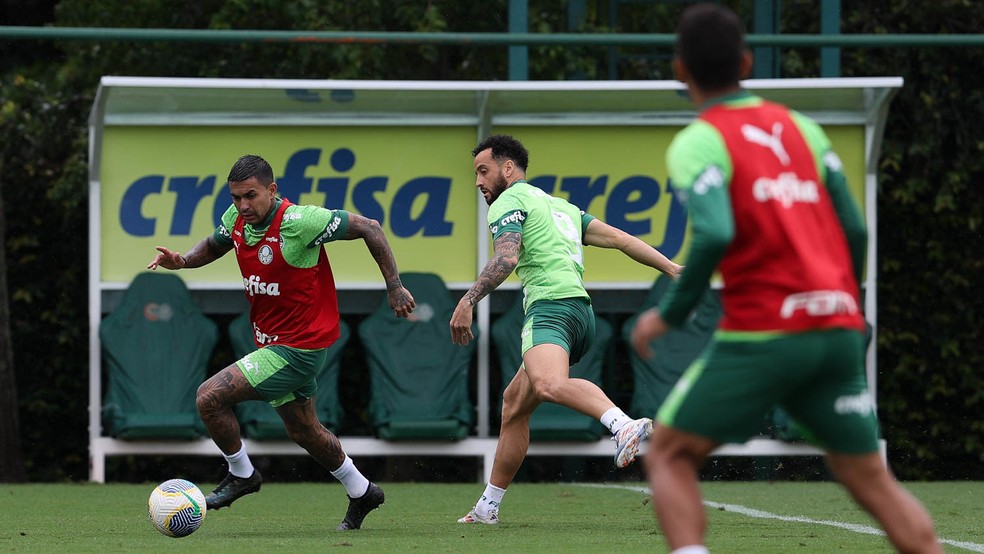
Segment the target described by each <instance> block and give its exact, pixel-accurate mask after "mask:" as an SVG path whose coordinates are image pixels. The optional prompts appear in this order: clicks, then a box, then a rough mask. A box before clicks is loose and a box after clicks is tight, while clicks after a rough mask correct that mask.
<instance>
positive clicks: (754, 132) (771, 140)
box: [741, 121, 790, 165]
mask: <svg viewBox="0 0 984 554" xmlns="http://www.w3.org/2000/svg"><path fill="white" fill-rule="evenodd" d="M741 136H743V137H745V140H747V141H748V142H750V143H752V144H757V145H759V146H764V147H766V148H768V149H769V150H771V151H772V153H773V154H775V156H776V158H778V159H779V163H781V164H782V165H789V162H790V160H789V154H787V153H786V147H785V146H783V145H782V123H779V122H778V121H777V122H775V123H773V124H772V133H769V132H768V131H766V130H765V129H761V128H759V127H756V126H754V125H750V124H748V123H746V124H744V125H742V126H741Z"/></svg>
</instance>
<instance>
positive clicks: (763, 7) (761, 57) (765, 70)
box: [752, 0, 779, 79]
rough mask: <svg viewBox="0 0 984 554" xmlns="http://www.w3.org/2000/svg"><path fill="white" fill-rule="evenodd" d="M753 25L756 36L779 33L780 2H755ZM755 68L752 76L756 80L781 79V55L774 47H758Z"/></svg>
mask: <svg viewBox="0 0 984 554" xmlns="http://www.w3.org/2000/svg"><path fill="white" fill-rule="evenodd" d="M752 25H753V27H754V32H755V34H769V35H771V34H776V33H778V32H779V0H755V12H754V14H753V15H752ZM752 53H753V54H755V67H754V68H753V69H752V76H753V77H755V78H756V79H774V78H776V77H779V54H778V50H777V49H776V47H774V46H756V47H755V48H754V49H753V50H752Z"/></svg>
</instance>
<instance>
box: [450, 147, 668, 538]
mask: <svg viewBox="0 0 984 554" xmlns="http://www.w3.org/2000/svg"><path fill="white" fill-rule="evenodd" d="M472 155H473V156H474V157H475V159H474V167H475V176H476V181H475V186H476V187H478V189H479V191H480V192H481V193H482V195H483V196H484V197H485V202H486V203H488V204H489V217H488V223H489V230H490V231H491V233H492V241H493V244H494V249H495V252H494V253H493V255H492V259H490V260H489V262H488V263H487V264H486V266H485V268H484V269H483V270H482V273H481V275H479V277H478V280H477V281H476V282H475V284H473V285H472V286H471V287H470V288H469V289H468V292H466V293H465V295H464V296H463V297H462V298H461V300H459V301H458V305H457V307H456V308H455V310H454V314H452V316H451V339H452V340H453V341H454V342H455V343H456V344H468V342H469V341H470V340H472V339H473V338H474V337H473V336H472V332H471V324H472V315H473V314H472V310H473V309H474V307H475V305H476V304H477V303H478V302H479V301H480V300H481V299H483V298H485V297H486V296H488V295H489V293H491V292H492V291H493V290H494V289H495V288H496V287H498V286H499V285H500V284H501V283H502V282H503V281H505V279H506V277H508V276H509V275H510V274H511V273H512V272H513V270H514V269H515V271H516V273H517V274H518V275H519V278H520V280H521V281H522V282H523V295H524V299H523V309H524V311H525V320H524V323H523V330H522V334H521V337H517V338H518V339H520V340H522V352H523V363H522V365H521V366H520V368H519V371H517V372H516V376H515V377H514V378H513V380H512V381H511V382H510V383H509V385H508V386H507V387H506V390H505V392H504V393H503V396H502V424H501V426H500V429H499V442H498V444H497V445H496V450H495V461H494V462H493V464H492V476H491V479H490V480H489V483H488V485H487V486H486V488H485V492H484V493H483V494H482V496H481V497H479V500H478V502H477V503H476V504H475V507H474V508H473V509H472V510H471V511H470V512H469V513H468V514H467V515H465V516H464V517H462V518H461V519H459V520H458V522H459V523H479V524H495V523H498V521H499V504H500V503H501V502H502V497H503V495H504V494H505V492H506V487H508V486H509V484H510V483H512V480H513V478H514V477H515V476H516V472H517V471H519V467H520V465H522V463H523V458H525V457H526V451H527V449H528V448H529V444H530V429H529V424H530V416H531V415H532V414H533V410H535V409H536V407H537V406H538V405H539V404H540V403H541V402H553V403H555V404H560V405H562V406H567V407H568V408H571V409H574V410H577V411H578V412H581V413H582V414H585V415H588V416H591V417H593V418H596V419H598V420H599V421H601V423H602V424H603V425H605V427H607V428H608V430H609V431H610V432H611V433H612V435H613V437H612V438H613V439H614V440H615V444H616V453H615V465H616V466H618V467H625V466H627V465H629V464H630V463H632V461H633V460H634V459H635V456H636V453H637V452H638V450H639V444H640V442H641V441H643V440H645V438H646V437H647V436H648V435H649V431H650V430H651V429H652V420H650V419H649V418H639V419H632V418H631V417H629V416H628V415H626V414H625V412H623V411H622V410H621V409H620V408H619V407H618V406H616V405H615V403H614V402H612V401H611V400H610V399H609V398H608V396H606V395H605V393H604V391H602V390H601V389H600V388H598V386H597V385H595V384H594V383H592V382H591V381H588V380H585V379H573V378H571V377H570V366H571V365H572V364H575V363H577V361H578V360H579V359H580V358H581V356H583V355H584V354H585V353H586V352H587V351H588V349H589V348H590V347H591V343H592V341H593V340H594V335H595V318H594V312H593V310H592V308H591V298H590V297H589V296H588V293H587V292H586V291H585V289H584V281H583V278H582V275H583V273H584V252H583V250H584V245H589V246H598V247H602V248H613V249H617V250H620V251H621V252H622V253H624V254H625V255H626V256H628V257H630V258H632V259H633V260H635V261H637V262H639V263H641V264H644V265H647V266H649V267H652V268H655V269H657V270H659V271H662V272H663V273H665V274H667V275H670V276H674V277H675V276H676V275H677V273H678V272H679V271H680V266H679V265H677V264H675V263H673V261H671V260H669V259H668V258H667V257H666V256H664V255H663V254H661V253H660V252H659V251H657V250H656V249H655V248H653V247H652V246H649V245H648V244H646V243H644V242H642V241H641V240H639V239H638V238H636V237H633V236H631V235H629V234H627V233H625V232H623V231H621V230H619V229H617V228H615V227H612V226H611V225H608V224H606V223H604V222H603V221H601V220H599V219H595V218H594V217H592V216H591V215H588V214H586V213H584V212H582V211H581V210H579V209H578V208H577V207H576V206H574V205H573V204H571V203H569V202H567V201H566V200H563V199H560V198H557V197H554V196H550V195H549V194H547V193H545V192H543V191H542V190H540V189H539V188H537V187H535V186H533V185H531V184H529V183H527V182H526V168H527V165H528V163H529V153H528V152H527V150H526V148H525V147H524V146H523V145H522V144H521V143H520V142H519V141H518V140H516V139H514V138H513V137H510V136H505V135H493V136H491V137H488V138H487V139H485V140H483V141H482V142H481V143H480V144H479V145H478V146H477V147H476V148H475V149H474V150H473V151H472Z"/></svg>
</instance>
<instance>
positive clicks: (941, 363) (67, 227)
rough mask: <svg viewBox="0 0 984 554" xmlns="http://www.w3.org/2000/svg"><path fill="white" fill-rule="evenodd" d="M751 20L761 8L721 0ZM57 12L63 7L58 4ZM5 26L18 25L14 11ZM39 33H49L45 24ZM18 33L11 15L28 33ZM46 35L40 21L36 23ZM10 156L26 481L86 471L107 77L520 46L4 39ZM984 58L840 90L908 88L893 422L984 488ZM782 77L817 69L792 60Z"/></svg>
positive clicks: (357, 67) (101, 12) (345, 6)
mask: <svg viewBox="0 0 984 554" xmlns="http://www.w3.org/2000/svg"><path fill="white" fill-rule="evenodd" d="M725 3H728V4H730V5H732V6H733V7H735V8H736V10H737V11H738V12H739V13H740V14H742V16H743V17H744V18H745V19H746V20H747V21H750V17H751V13H752V12H751V8H752V5H753V3H752V2H751V1H750V0H742V1H738V0H735V1H733V2H725ZM39 4H42V6H41V7H40V8H39V9H38V10H35V11H33V12H31V13H32V14H35V15H36V14H44V17H50V18H51V20H50V22H51V23H53V24H56V25H59V26H71V27H138V28H176V29H277V30H341V31H353V30H360V31H418V32H427V31H453V32H503V31H506V30H507V21H508V13H507V8H508V1H507V0H493V1H490V2H484V3H475V2H459V1H456V0H429V1H426V2H411V1H400V0H365V1H360V2H347V1H342V0H329V1H324V0H322V1H319V0H295V1H293V2H281V1H278V0H202V1H201V2H194V3H174V2H167V1H163V0H136V1H128V2H124V1H121V0H63V1H61V2H57V3H55V2H48V3H45V2H39ZM529 4H530V6H529V16H530V23H529V25H530V28H529V30H530V31H531V32H537V33H550V32H565V31H568V30H571V29H570V26H571V24H572V23H571V22H569V21H568V19H567V13H566V11H565V10H564V9H563V8H564V6H565V5H566V4H565V3H559V2H548V1H544V0H530V2H529ZM782 6H783V11H782V21H781V25H780V27H781V29H782V31H783V32H795V33H814V32H817V31H818V30H819V25H818V21H819V14H818V11H817V7H816V6H817V3H816V2H810V1H807V0H787V1H786V2H783V4H782ZM52 7H53V8H54V9H49V8H52ZM586 9H587V12H586V16H585V18H584V19H583V20H582V21H579V22H573V25H575V26H576V27H577V29H576V30H581V31H588V32H600V31H616V32H661V33H668V32H672V30H673V27H674V25H675V21H676V19H677V15H678V13H679V10H680V9H681V6H680V3H677V2H668V3H665V4H660V3H632V4H624V5H623V6H622V8H620V10H619V11H617V12H616V13H615V18H614V19H612V18H610V17H609V15H610V14H609V10H608V2H589V3H587V4H586ZM5 13H6V12H5ZM982 20H984V4H981V3H978V2H973V1H971V0H939V1H937V2H932V3H929V2H914V1H912V0H895V1H893V2H859V1H856V0H844V2H843V17H842V32H845V33H975V32H978V29H977V28H976V25H978V24H979V22H980V21H982ZM44 21H46V22H47V21H49V20H48V19H45V20H44ZM17 23H19V22H18V21H14V24H17ZM25 23H27V24H39V23H42V21H34V20H31V21H30V22H25ZM0 48H2V49H3V54H4V56H3V57H2V61H0V74H2V81H0V152H2V156H3V157H2V168H3V178H2V181H0V186H2V187H3V190H2V192H3V198H4V201H5V202H4V215H5V217H6V222H7V245H6V246H7V250H6V254H7V265H8V267H7V271H8V278H9V281H8V283H9V292H10V295H9V297H10V302H11V324H12V325H11V326H12V329H13V344H14V345H15V347H14V348H15V350H14V365H15V367H16V369H17V375H16V377H17V384H18V393H19V406H20V414H21V427H22V433H21V435H22V438H23V443H24V448H25V451H26V458H27V460H28V461H29V463H28V468H27V469H28V471H29V473H30V476H31V478H33V479H38V480H51V479H64V478H71V479H82V478H85V476H86V475H87V469H88V468H87V459H86V441H87V435H86V433H87V422H88V414H87V404H88V381H87V365H88V320H87V314H88V311H87V310H88V308H87V285H86V283H87V276H88V273H87V267H88V258H87V253H86V248H87V229H88V222H87V213H86V207H87V187H88V176H87V171H88V168H87V147H88V144H87V140H88V139H87V118H88V113H89V109H90V107H91V105H92V101H93V95H94V93H95V90H96V86H97V84H98V79H99V77H100V76H102V75H136V76H182V77H240V78H255V77H264V78H317V79H324V78H336V79H436V80H440V79H456V80H505V79H508V78H509V72H508V61H507V60H508V57H507V48H505V47H492V46H478V45H454V46H452V45H447V46H437V45H425V46H419V45H405V44H404V45H401V44H356V43H352V44H313V43H298V44H261V43H194V42H123V41H118V42H114V41H100V42H73V41H67V42H62V43H43V44H40V43H36V42H10V41H8V42H2V43H0ZM529 51H530V62H529V78H530V79H544V80H557V79H606V78H608V77H609V76H612V75H614V76H615V77H616V78H619V79H651V78H670V73H669V65H668V60H669V56H668V54H669V53H668V52H666V51H659V50H654V49H652V48H607V47H584V46H537V47H531V48H530V49H529ZM982 54H984V51H982V49H981V48H966V47H962V48H953V47H950V48H891V49H847V50H845V51H844V53H843V56H842V71H843V74H844V75H846V76H862V75H865V76H867V75H901V76H903V77H904V78H905V81H906V85H905V87H904V88H903V89H902V90H901V91H900V93H899V94H898V96H897V97H896V98H895V99H894V101H893V103H892V106H891V110H890V117H889V121H888V125H887V127H886V133H885V143H884V146H883V152H882V158H881V161H880V167H879V169H880V181H879V205H878V213H879V218H878V231H879V244H878V249H879V251H878V254H879V257H878V267H877V268H869V270H876V271H877V272H878V283H879V298H878V308H879V321H878V343H877V345H878V357H879V366H878V367H879V376H878V377H879V379H878V383H879V390H878V398H879V402H880V415H881V417H882V423H883V430H884V433H885V435H886V437H887V438H888V440H889V446H890V451H889V454H890V457H891V458H892V460H893V461H894V462H895V467H896V469H897V470H898V471H899V472H900V474H901V475H902V476H904V477H908V478H927V479H940V478H965V477H974V478H981V475H980V469H979V468H980V467H982V466H981V461H982V460H984V445H982V444H981V437H982V436H984V433H982V431H984V420H982V418H981V417H980V414H981V413H982V412H984V383H982V380H984V374H982V373H981V371H980V370H979V369H978V368H980V367H982V365H984V346H982V345H984V341H982V340H981V337H980V329H981V328H982V317H984V316H982V315H981V314H984V296H982V295H980V294H978V293H977V291H976V290H975V288H976V285H977V284H978V283H980V282H981V281H982V276H984V272H982V264H984V257H982V256H981V252H984V244H982V243H984V238H982V225H984V213H982V210H984V198H982V194H984V192H982V189H981V187H980V186H977V184H978V183H979V182H980V181H981V180H982V178H984V139H982V138H981V135H980V133H979V132H978V131H977V130H976V126H977V125H978V122H979V121H981V120H982V119H984V92H982V91H984V82H982V81H984V77H982V74H981V72H978V71H975V70H974V68H975V67H976V64H977V62H978V60H979V59H980V58H981V55H982ZM782 60H783V65H782V71H783V76H785V77H811V76H817V75H818V72H819V69H818V68H819V56H818V52H817V51H816V49H812V50H811V49H783V50H782Z"/></svg>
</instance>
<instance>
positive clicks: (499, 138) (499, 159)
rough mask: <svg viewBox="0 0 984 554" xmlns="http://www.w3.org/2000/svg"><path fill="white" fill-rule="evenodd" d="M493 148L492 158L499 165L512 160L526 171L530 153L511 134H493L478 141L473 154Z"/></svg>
mask: <svg viewBox="0 0 984 554" xmlns="http://www.w3.org/2000/svg"><path fill="white" fill-rule="evenodd" d="M489 148H491V149H492V159H493V160H495V161H496V163H498V164H499V165H502V163H503V162H505V161H506V160H512V161H513V163H514V164H516V166H517V167H519V168H520V169H521V170H523V173H526V167H527V166H528V165H529V164H530V153H529V151H528V150H526V147H525V146H523V143H521V142H519V141H518V140H517V139H515V138H513V137H511V136H509V135H492V136H490V137H488V138H486V139H485V140H483V141H482V142H480V143H478V146H476V147H475V148H474V149H473V150H472V156H473V157H474V156H477V155H478V154H479V152H482V151H483V150H488V149H489Z"/></svg>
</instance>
